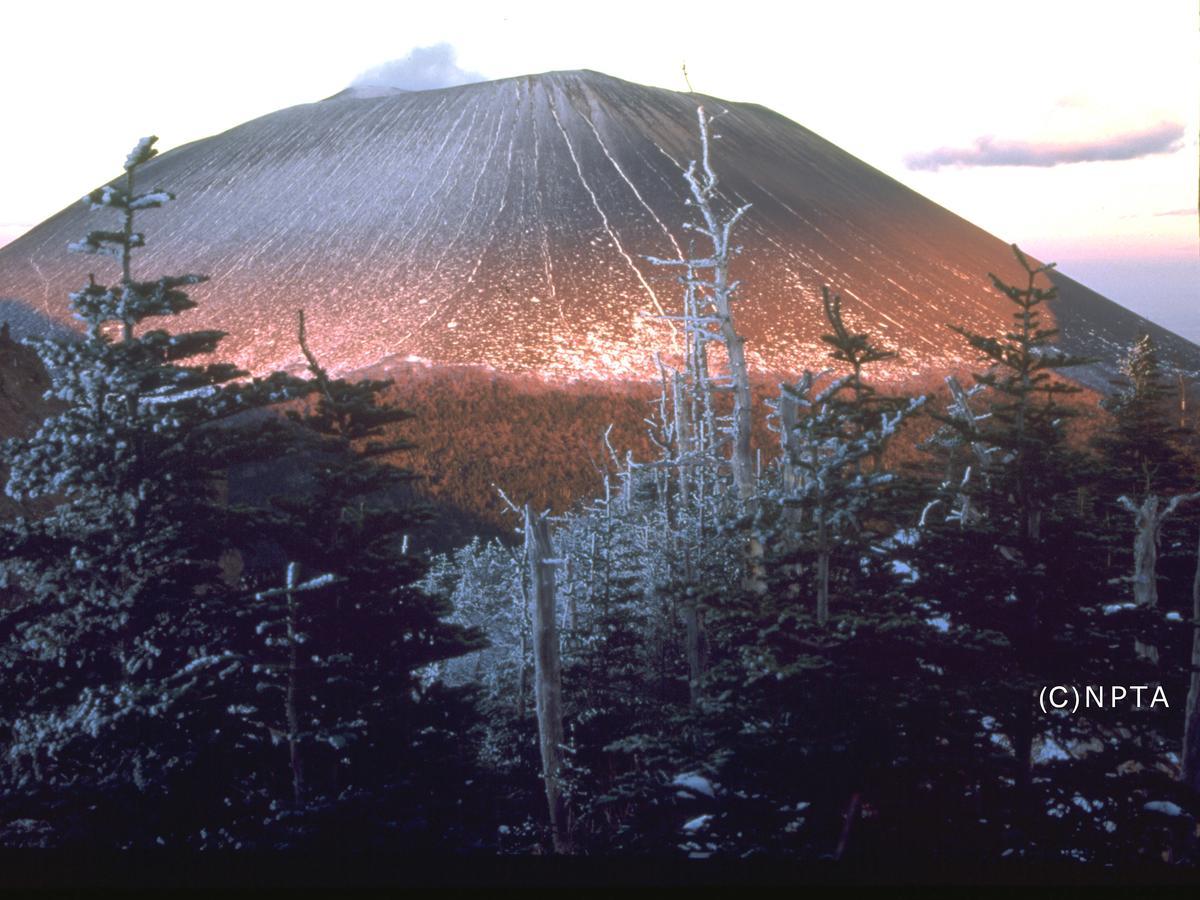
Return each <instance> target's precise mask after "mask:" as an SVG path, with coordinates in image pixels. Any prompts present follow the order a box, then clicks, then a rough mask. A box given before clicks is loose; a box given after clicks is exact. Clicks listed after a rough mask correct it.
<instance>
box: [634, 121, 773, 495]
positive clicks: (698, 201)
mask: <svg viewBox="0 0 1200 900" xmlns="http://www.w3.org/2000/svg"><path fill="white" fill-rule="evenodd" d="M696 120H697V122H698V124H699V129H700V152H701V156H700V160H699V162H697V161H695V160H693V161H692V163H691V164H690V165H689V166H688V168H687V170H686V171H685V172H684V176H683V177H684V180H685V181H686V182H687V185H688V190H689V191H690V193H691V199H690V200H689V201H688V202H689V205H691V206H692V207H694V208H695V209H696V211H697V212H698V213H699V216H700V221H699V222H695V223H685V225H684V227H685V228H687V229H689V230H691V231H694V232H696V233H697V234H699V235H701V236H703V237H704V238H705V239H707V241H708V244H709V247H710V249H709V252H708V255H706V256H701V257H695V256H693V257H690V258H688V259H660V258H659V257H647V259H648V260H649V261H650V262H651V263H653V264H654V265H659V266H676V267H682V268H683V269H684V270H685V274H684V276H683V277H682V279H681V281H682V282H683V283H684V285H685V286H686V287H689V288H691V293H689V295H688V297H687V298H686V300H685V309H684V314H683V316H681V317H674V316H672V317H668V318H682V319H683V320H684V323H685V327H686V331H687V332H688V333H689V334H690V335H691V336H692V338H693V340H694V341H699V342H700V343H701V345H703V344H706V343H707V342H709V341H713V340H718V341H720V342H721V343H722V345H723V346H724V348H725V355H726V365H727V366H728V374H727V375H726V376H725V377H723V378H707V377H706V378H705V381H706V382H707V384H705V385H704V386H705V387H707V388H708V393H710V394H711V391H712V390H724V391H729V392H731V393H732V395H733V412H732V415H731V416H730V423H729V427H728V433H729V437H730V451H729V466H730V469H731V471H732V472H733V481H734V486H735V487H736V490H737V495H738V498H739V499H740V500H741V502H742V503H743V504H744V505H749V504H750V503H751V501H752V499H753V497H754V494H755V490H756V484H755V478H754V461H753V458H752V456H751V453H750V425H751V396H750V376H749V371H748V368H747V365H746V350H745V342H746V341H745V338H744V337H742V335H740V334H739V333H738V331H737V327H736V324H735V322H734V315H733V301H734V299H735V296H736V294H737V290H738V288H739V287H740V285H741V282H739V281H736V280H732V279H731V278H730V275H729V264H730V261H731V259H732V258H733V256H735V255H736V254H737V253H738V252H739V251H740V250H741V248H740V247H735V246H732V245H731V243H730V238H731V234H732V231H733V228H734V226H735V225H736V224H737V223H738V221H739V220H740V219H741V218H742V216H744V215H745V214H746V211H747V210H748V209H750V205H749V204H745V205H743V206H740V207H738V208H737V209H735V210H734V211H733V212H731V213H728V214H723V213H722V212H721V211H719V210H718V209H717V205H716V203H717V199H718V196H719V194H718V192H717V184H718V180H717V175H716V172H714V171H713V168H712V160H711V156H710V152H709V125H710V124H711V121H712V120H711V118H710V117H709V116H708V115H707V114H706V113H705V111H704V107H702V106H701V107H697V109H696ZM700 273H707V276H708V277H704V276H703V275H702V274H700ZM693 303H694V309H689V308H688V306H691V305H692V304H693ZM702 358H703V361H704V368H705V369H706V368H707V354H706V352H703V351H702Z"/></svg>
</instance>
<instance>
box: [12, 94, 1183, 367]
mask: <svg viewBox="0 0 1200 900" xmlns="http://www.w3.org/2000/svg"><path fill="white" fill-rule="evenodd" d="M698 105H703V106H704V107H705V109H706V110H707V111H708V112H709V113H710V114H713V115H715V116H716V120H715V124H714V130H715V132H716V134H718V135H719V140H717V141H716V142H715V143H714V145H713V154H714V167H715V169H716V171H717V173H718V175H719V177H720V179H721V191H722V193H723V200H724V201H725V202H728V203H729V204H742V203H750V204H752V206H751V209H750V211H749V213H748V214H747V216H746V218H745V219H744V220H743V224H742V225H740V226H739V228H740V230H739V232H738V235H737V236H738V239H739V241H740V243H741V244H742V246H743V247H744V251H743V253H742V254H741V256H740V257H739V258H738V259H737V261H736V262H735V264H734V272H733V274H734V275H735V276H736V277H739V278H740V279H742V281H743V284H744V287H743V289H742V291H741V299H740V301H739V305H738V306H737V307H736V309H735V311H736V314H737V316H738V326H739V329H740V330H741V331H742V332H743V333H744V334H745V336H746V338H747V347H748V351H749V352H748V355H749V359H750V362H751V365H752V367H753V368H755V369H757V370H758V371H759V372H772V373H774V372H796V371H799V370H801V369H803V368H805V367H822V366H823V362H822V360H823V359H824V357H825V353H826V348H825V346H824V345H823V344H821V342H820V340H819V338H820V335H821V334H822V333H823V332H824V330H825V323H824V321H823V318H822V314H821V304H820V300H819V297H820V289H821V286H822V285H823V284H828V285H830V286H831V287H832V288H833V289H834V290H835V291H837V292H840V293H841V294H842V295H843V297H844V298H845V299H844V307H845V310H846V312H847V317H848V318H849V319H850V321H851V323H852V324H853V325H855V326H858V327H860V328H865V329H869V330H870V331H872V332H873V333H875V334H876V335H877V336H878V337H880V338H881V339H882V340H883V341H884V342H885V343H888V344H890V345H891V346H892V347H894V348H895V349H897V350H899V351H900V352H901V357H900V359H899V361H898V362H897V363H895V364H894V368H893V371H892V373H891V374H892V375H895V376H898V377H907V376H912V375H917V374H920V373H922V372H933V371H940V370H945V369H950V368H955V367H961V365H963V364H964V363H965V362H969V361H970V356H969V352H968V350H967V349H966V346H965V344H964V342H963V341H962V340H961V339H960V338H959V337H958V336H957V335H955V334H953V333H952V332H951V331H950V330H949V329H947V328H946V325H947V324H948V323H953V324H962V325H969V326H970V327H972V328H974V329H976V330H981V331H985V332H987V331H993V332H994V331H999V330H1001V329H1003V328H1005V326H1007V325H1008V324H1009V322H1010V315H1011V309H1010V304H1009V303H1008V301H1007V300H1005V299H1004V298H1003V297H1002V296H1001V295H999V294H998V293H997V292H996V291H995V290H994V289H993V288H992V286H991V284H990V282H989V280H988V278H987V274H988V273H989V272H994V273H996V274H997V275H998V276H1000V277H1002V278H1005V279H1006V280H1010V281H1013V280H1016V279H1018V278H1019V277H1020V271H1019V269H1018V268H1017V265H1016V263H1015V260H1014V258H1013V255H1012V252H1011V250H1010V248H1009V247H1008V246H1007V245H1006V244H1005V243H1004V242H1002V241H1001V240H999V239H997V238H995V237H993V236H992V235H990V234H988V233H986V232H984V231H983V230H981V229H979V228H977V227H975V226H974V225H972V224H971V223H969V222H967V221H965V220H963V219H961V218H959V217H958V216H956V215H954V214H953V213H950V212H948V211H947V210H945V209H943V208H942V207H940V206H938V205H936V204H934V203H932V202H931V201H929V200H927V199H925V198H924V197H922V196H920V195H919V194H917V193H915V192H913V191H911V190H909V189H908V188H906V187H904V186H903V185H901V184H900V183H899V182H897V181H895V180H893V179H892V178H889V177H888V176H886V175H884V174H883V173H881V172H879V171H878V170H876V169H873V168H872V167H870V166H868V165H867V164H865V163H863V162H861V161H860V160H858V159H856V158H855V157H853V156H851V155H850V154H849V153H847V152H845V151H843V150H841V149H839V148H838V147H836V146H834V145H833V144H831V143H829V142H828V141H826V140H823V139H822V138H821V137H819V136H818V135H816V134H814V133H813V132H811V131H809V130H808V129H806V128H804V127H802V126H800V125H798V124H796V123H795V122H792V121H790V120H789V119H786V118H784V117H783V116H781V115H778V114H777V113H774V112H772V111H770V110H768V109H765V108H764V107H761V106H757V105H754V104H750V103H734V102H728V101H724V100H719V99H716V98H713V97H708V96H704V95H700V94H693V93H679V92H674V91H669V90H662V89H658V88H651V87H645V86H642V85H638V84H633V83H630V82H627V81H622V80H619V79H617V78H612V77H609V76H606V75H602V74H599V73H596V72H590V71H569V72H551V73H547V74H542V75H531V76H525V77H520V78H508V79H503V80H499V81H493V82H487V83H481V84H470V85H465V86H461V87H452V88H446V89H442V90H430V91H417V92H399V91H398V92H379V91H359V90H355V89H350V90H347V91H343V92H342V93H340V94H337V95H335V96H333V97H330V98H328V99H326V100H323V101H320V102H316V103H311V104H307V105H302V106H296V107H292V108H289V109H284V110H281V111H279V112H275V113H271V114H269V115H266V116H263V117H261V118H258V119H255V120H253V121H250V122H247V123H245V124H243V125H239V126H237V127H235V128H232V129H230V130H229V131H226V132H224V133H222V134H218V135H215V136H213V137H209V138H205V139H203V140H199V141H196V142H194V143H191V144H187V145H185V146H182V147H178V148H176V149H174V150H171V151H170V152H167V153H164V154H162V155H161V156H159V157H157V158H155V159H154V160H152V161H151V162H149V163H148V164H147V165H145V166H144V167H143V169H142V170H141V173H142V174H141V182H140V185H141V186H142V187H145V188H148V187H151V186H161V187H163V188H164V189H166V190H170V191H172V192H174V193H176V194H177V195H178V197H179V200H178V201H177V202H176V203H173V204H170V205H168V207H166V208H165V209H164V210H162V211H156V212H153V213H150V214H148V215H146V216H144V217H142V218H141V219H140V221H139V226H140V227H141V228H142V229H144V230H145V232H146V234H147V241H148V247H147V248H146V249H145V250H143V251H140V252H139V255H138V256H137V258H136V272H135V274H138V275H141V276H143V277H151V276H157V275H160V274H165V273H175V272H183V271H191V272H202V273H205V274H208V275H210V276H211V278H212V280H211V282H209V283H208V284H206V285H204V286H203V287H200V288H197V289H196V290H195V291H194V293H193V296H194V298H195V299H196V300H197V301H198V303H199V307H198V308H197V309H195V310H192V311H190V312H188V313H186V314H185V315H184V317H183V319H182V321H181V322H180V323H179V327H187V328H201V327H203V328H219V329H221V330H224V331H226V332H228V334H229V337H228V338H227V340H226V341H225V343H223V344H222V355H223V356H224V358H227V359H230V360H232V361H234V362H236V363H238V364H240V365H242V366H245V367H247V368H249V369H251V370H253V371H255V372H265V371H268V370H271V369H274V368H295V367H296V366H297V365H298V364H299V362H300V354H299V351H298V347H297V346H296V342H295V338H294V331H293V324H294V320H295V310H297V309H298V308H301V307H303V308H304V309H305V310H306V311H307V316H308V320H309V323H310V332H311V338H310V340H311V342H312V344H313V349H314V350H315V351H316V353H317V354H318V355H319V356H320V357H321V358H322V360H323V361H324V362H325V363H326V364H327V365H328V366H329V367H330V368H331V369H334V370H336V371H339V372H349V371H354V370H358V369H362V368H365V367H368V366H375V365H378V364H381V363H382V364H387V362H388V361H389V360H390V361H404V360H409V361H414V360H418V359H419V360H422V361H428V362H429V363H432V364H457V365H461V364H467V365H475V366H484V367H490V368H491V369H494V370H496V371H499V372H504V373H520V374H536V375H540V376H544V377H548V378H551V379H594V378H599V379H638V378H642V377H644V376H647V375H650V374H651V373H652V371H653V363H652V358H651V354H652V352H653V351H654V350H656V349H669V348H670V347H671V346H672V342H673V340H674V337H673V334H672V329H671V326H670V325H669V324H668V322H667V321H666V320H664V319H663V318H661V316H662V315H663V313H671V312H674V311H676V310H678V308H679V304H680V298H679V294H680V289H679V287H678V285H677V283H676V277H677V270H673V269H664V268H656V267H655V266H653V265H651V264H649V263H648V262H646V260H645V259H644V257H645V256H659V257H668V258H673V257H678V256H679V255H680V254H685V253H687V252H688V250H689V244H688V242H689V240H690V238H689V232H687V231H686V230H685V229H684V228H683V227H682V226H683V223H685V222H687V221H689V220H690V219H691V213H690V210H689V208H688V207H687V206H686V205H685V202H684V200H685V194H686V188H685V185H684V182H683V179H682V177H681V170H682V167H685V166H686V165H687V164H688V162H689V161H690V160H692V159H693V158H695V157H696V156H697V154H698V149H699V148H698V137H697V131H696V107H697V106H698ZM107 224H108V223H106V222H105V221H104V217H103V216H102V215H101V214H98V213H94V212H91V211H89V210H88V209H87V208H86V207H85V206H84V205H83V204H74V205H72V206H71V207H69V208H67V209H65V210H63V211H62V212H60V213H58V214H57V215H55V216H53V217H52V218H50V219H48V220H47V221H45V222H43V223H42V224H40V225H38V226H37V227H35V228H34V229H33V230H32V231H30V232H28V233H27V234H26V235H24V236H23V237H21V238H19V239H18V240H16V241H14V242H13V243H11V244H9V245H8V246H6V247H4V248H3V249H0V297H5V298H9V299H8V300H6V301H0V319H7V320H8V321H9V322H10V324H11V326H12V329H13V332H14V334H16V335H18V336H20V335H25V334H31V333H46V332H47V331H48V330H51V329H59V328H61V327H63V326H64V325H66V326H70V327H77V323H72V321H71V318H70V314H69V311H68V309H67V303H66V297H67V294H68V292H69V291H71V290H75V289H78V288H79V287H80V286H81V285H82V284H83V283H84V281H85V279H86V275H87V274H88V272H89V271H95V273H96V276H97V278H98V279H99V280H101V281H105V280H115V279H116V276H115V273H114V272H110V271H106V269H107V268H108V267H109V264H108V263H107V261H97V260H95V259H92V258H85V257H79V256H75V255H72V254H69V253H68V252H67V244H68V243H69V242H71V241H73V240H76V239H78V238H79V237H81V236H82V235H83V234H84V233H86V232H87V231H88V230H91V229H95V228H104V227H107ZM698 249H700V248H698ZM114 268H115V267H114ZM1052 277H1053V278H1054V279H1055V280H1056V282H1057V284H1058V287H1059V292H1060V299H1059V301H1058V302H1057V304H1055V305H1054V306H1053V313H1052V314H1053V316H1054V317H1055V319H1056V322H1057V324H1058V326H1059V327H1060V329H1061V332H1062V334H1061V343H1062V345H1063V347H1064V349H1066V350H1068V351H1070V352H1074V353H1082V354H1086V355H1089V356H1094V357H1097V358H1099V359H1100V360H1101V361H1102V362H1101V363H1100V364H1098V365H1097V366H1095V367H1092V369H1091V370H1090V371H1087V370H1085V371H1084V372H1082V373H1081V374H1080V377H1081V378H1082V379H1083V380H1085V381H1088V380H1090V381H1092V382H1093V383H1095V384H1096V385H1097V386H1099V385H1102V384H1103V383H1104V379H1105V378H1107V376H1108V373H1109V372H1110V371H1111V369H1112V364H1113V363H1114V362H1115V360H1116V359H1118V358H1119V356H1120V355H1121V353H1122V352H1123V351H1124V349H1125V348H1126V347H1128V345H1129V344H1130V343H1131V342H1132V341H1133V340H1134V339H1135V338H1136V337H1137V335H1138V334H1139V333H1140V332H1143V331H1145V332H1149V333H1150V334H1151V335H1152V336H1154V337H1155V338H1156V340H1157V341H1158V342H1159V344H1160V345H1161V347H1162V349H1163V355H1164V357H1165V358H1166V359H1168V360H1170V361H1172V362H1174V363H1175V364H1176V365H1180V366H1182V367H1184V368H1188V369H1192V368H1196V367H1197V364H1198V363H1200V349H1198V348H1197V347H1195V346H1194V345H1192V344H1190V343H1189V342H1187V341H1184V340H1183V339H1182V338H1179V337H1177V336H1175V335H1173V334H1171V333H1170V332H1167V331H1165V330H1164V329H1162V328H1159V327H1158V326H1156V325H1154V324H1152V323H1150V322H1148V321H1146V320H1145V319H1142V318H1141V317H1139V316H1137V315H1135V314H1134V313H1132V312H1130V311H1128V310H1125V309H1124V308H1122V307H1120V306H1118V305H1117V304H1115V303H1113V302H1111V301H1109V300H1107V299H1105V298H1104V297H1101V296H1100V295H1098V294H1096V293H1095V292H1093V291H1090V290H1089V289H1087V288H1086V287H1084V286H1082V285H1080V284H1078V283H1076V282H1074V281H1072V280H1071V279H1069V278H1066V277H1065V276H1061V275H1058V274H1054V275H1053V276H1052Z"/></svg>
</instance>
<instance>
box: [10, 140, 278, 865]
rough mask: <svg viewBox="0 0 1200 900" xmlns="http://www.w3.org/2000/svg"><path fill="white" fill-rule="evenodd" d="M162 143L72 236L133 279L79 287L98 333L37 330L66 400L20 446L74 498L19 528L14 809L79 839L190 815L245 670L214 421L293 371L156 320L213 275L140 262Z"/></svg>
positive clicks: (27, 467) (222, 435)
mask: <svg viewBox="0 0 1200 900" xmlns="http://www.w3.org/2000/svg"><path fill="white" fill-rule="evenodd" d="M154 142H155V138H152V137H150V138H144V139H143V140H141V141H140V142H138V144H137V146H136V147H135V148H134V149H133V151H132V152H131V153H130V154H129V157H128V158H127V159H126V161H125V174H124V176H123V177H121V178H120V179H118V180H116V181H114V182H113V183H111V184H109V185H106V186H105V187H102V188H99V189H97V190H95V191H93V192H92V193H91V194H89V195H88V196H87V197H86V198H84V202H85V203H87V204H88V205H89V206H90V207H91V208H92V209H93V210H96V211H98V212H101V213H107V214H110V215H111V214H115V218H116V223H115V226H109V227H108V228H106V229H104V230H96V231H92V232H90V233H89V234H88V235H86V237H84V238H83V239H82V240H81V241H79V242H78V243H76V244H73V245H72V246H71V249H72V250H74V251H77V252H80V253H84V254H90V255H93V256H97V257H100V258H102V259H103V258H108V259H112V260H113V261H114V262H115V263H116V264H117V266H118V268H119V276H118V279H117V280H116V281H115V282H114V283H112V284H111V285H108V284H104V283H101V282H98V281H97V280H96V278H95V277H94V276H90V277H89V279H88V283H87V285H86V286H85V287H83V288H82V289H81V290H79V291H77V292H75V293H73V294H72V295H71V298H70V305H71V309H72V311H73V312H74V314H75V316H76V318H78V319H80V320H81V321H82V322H83V323H84V325H85V331H84V334H83V336H82V338H80V339H79V340H65V339H54V338H45V339H40V340H37V341H34V342H32V343H33V346H34V347H35V349H36V351H37V353H38V355H39V356H40V358H41V360H42V362H43V363H44V365H45V367H46V369H47V371H48V373H49V376H50V379H51V388H50V391H49V393H48V397H49V398H50V399H52V400H53V401H54V402H55V403H56V404H57V409H58V411H57V412H56V413H54V414H53V415H51V416H50V417H49V418H48V419H46V421H45V422H44V423H43V424H42V426H41V427H40V428H39V429H38V431H37V432H36V433H35V434H34V435H33V436H32V437H29V438H27V439H23V440H13V441H10V442H8V443H7V444H6V445H5V447H4V453H3V461H4V462H5V463H6V464H7V466H8V467H9V479H8V484H7V492H8V494H9V495H10V496H11V497H14V498H18V499H32V498H38V497H41V498H47V499H48V500H49V501H51V502H53V503H54V504H55V506H54V509H53V510H52V511H51V512H50V513H49V514H47V515H45V516H42V517H40V518H38V517H30V518H21V519H17V520H16V521H14V522H11V523H8V524H6V525H5V526H4V527H3V530H2V531H0V584H3V585H4V586H5V587H7V588H8V589H9V591H10V592H11V593H12V595H13V602H12V603H11V604H10V605H8V606H6V607H5V608H4V609H3V610H2V611H0V676H2V677H3V690H2V691H0V695H2V699H0V719H2V720H3V727H4V730H5V732H6V733H8V734H9V735H10V739H9V741H8V742H7V744H6V746H5V750H4V756H3V759H2V761H0V764H2V768H0V772H2V774H3V780H4V790H3V794H4V795H5V798H6V806H7V809H6V811H5V814H6V815H10V816H16V815H18V814H23V815H24V816H25V817H31V818H41V817H47V818H52V819H53V827H54V829H55V830H56V831H57V833H58V837H57V838H56V840H61V841H71V840H79V841H86V842H89V843H111V842H114V841H127V842H130V843H138V842H151V843H152V842H154V841H156V840H157V839H158V838H159V837H162V836H163V835H164V834H167V835H168V836H169V832H170V830H171V828H172V827H173V825H172V823H171V821H169V820H171V819H172V817H174V816H175V815H176V813H179V814H180V815H181V816H182V817H183V818H186V816H187V815H188V814H190V812H191V811H190V810H186V811H185V810H184V807H185V806H186V804H185V803H181V802H180V801H179V800H178V799H177V800H176V803H178V804H179V805H178V806H174V807H173V806H172V804H171V802H170V801H169V800H168V798H167V796H166V795H167V793H168V792H169V790H170V785H172V784H173V783H176V782H178V781H179V780H180V779H185V778H187V777H190V776H189V772H190V771H191V770H192V769H193V768H195V767H196V766H198V765H200V764H201V763H202V761H203V760H204V759H205V756H206V753H208V752H210V751H211V749H212V742H213V741H214V736H213V734H212V731H211V719H210V716H211V714H212V709H211V703H209V700H210V699H211V696H212V694H211V691H210V687H211V685H212V683H213V682H215V681H217V680H219V679H223V678H227V677H229V676H231V674H232V673H233V671H234V670H235V669H236V668H237V664H236V661H235V660H234V659H233V658H232V655H231V653H230V652H229V649H228V646H227V644H226V639H227V636H228V631H227V626H228V625H229V622H230V611H231V610H230V605H229V604H230V597H229V594H228V592H226V591H224V590H223V589H222V587H223V585H222V582H221V580H220V578H219V574H220V573H219V569H218V566H217V559H218V557H219V556H220V554H221V552H222V550H223V549H224V548H225V547H226V546H227V543H228V541H230V540H231V539H235V537H236V534H237V522H236V521H235V520H236V516H235V515H234V513H233V512H232V511H229V510H226V509H224V508H223V507H221V506H220V505H219V504H218V503H217V502H216V501H217V487H218V478H219V476H220V474H221V468H220V467H221V465H222V464H223V462H224V461H225V460H227V459H229V458H230V457H231V456H233V455H236V451H237V447H236V446H235V445H236V442H235V441H233V439H232V437H231V436H230V434H227V433H226V431H225V430H224V429H222V428H219V427H215V426H216V425H217V423H220V422H221V421H222V420H223V419H226V418H228V417H229V416H230V415H232V414H235V413H239V412H242V411H244V410H247V409H250V408H252V407H255V406H261V405H263V404H264V403H266V402H269V401H272V400H275V399H279V398H281V397H283V396H285V395H286V394H287V392H288V389H289V388H288V385H289V384H291V382H290V380H289V379H284V378H282V377H273V378H272V379H269V380H267V381H263V382H260V381H247V380H242V379H244V376H245V374H246V373H244V372H241V371H239V370H238V369H236V368H235V367H233V366H231V365H227V364H223V363H219V362H218V363H201V362H191V360H192V359H193V358H194V357H197V356H204V355H207V354H210V353H212V352H213V351H214V350H216V348H217V345H218V343H219V342H220V340H221V338H222V336H223V335H222V333H221V332H219V331H192V332H181V333H177V334H172V333H170V332H168V331H166V330H164V329H162V328H160V327H152V326H153V323H156V322H157V321H160V320H163V319H169V318H170V317H172V316H175V315H177V314H179V313H181V312H183V311H184V310H187V309H190V308H192V307H193V306H194V305H195V304H194V302H193V301H192V300H191V299H190V298H189V297H188V295H187V293H185V291H184V290H183V289H184V288H186V287H191V286H194V285H198V284H200V283H201V282H203V281H204V280H205V278H204V276H199V275H190V274H189V275H174V276H164V277H159V278H153V279H149V280H143V279H141V278H139V277H138V276H137V274H136V273H135V270H134V266H133V257H134V251H135V250H136V249H137V248H140V247H142V246H144V245H145V243H146V241H145V238H144V236H143V234H142V233H141V232H139V231H136V230H135V220H136V219H137V218H138V217H139V215H140V213H142V212H144V211H149V210H153V209H157V208H159V207H161V206H163V205H165V204H166V203H168V202H169V201H171V200H172V199H173V197H172V195H171V194H169V193H168V192H166V191H164V190H161V189H159V188H154V189H152V190H148V191H139V189H138V184H137V180H138V175H139V173H140V171H141V169H142V167H143V166H144V165H145V164H146V163H147V161H148V160H150V159H151V158H152V157H153V156H154V155H155V152H156V151H155V150H154V147H153V145H154ZM51 808H52V809H53V813H50V812H48V810H49V809H51Z"/></svg>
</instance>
